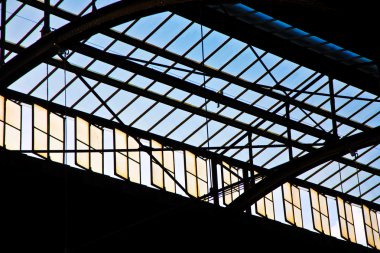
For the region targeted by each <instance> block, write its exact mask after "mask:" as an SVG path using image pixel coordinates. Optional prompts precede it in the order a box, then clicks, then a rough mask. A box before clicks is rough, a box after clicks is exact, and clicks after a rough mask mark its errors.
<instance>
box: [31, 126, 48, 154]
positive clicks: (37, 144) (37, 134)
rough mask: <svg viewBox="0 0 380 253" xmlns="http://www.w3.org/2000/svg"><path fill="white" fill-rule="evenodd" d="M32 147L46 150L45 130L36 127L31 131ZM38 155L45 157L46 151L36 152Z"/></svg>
mask: <svg viewBox="0 0 380 253" xmlns="http://www.w3.org/2000/svg"><path fill="white" fill-rule="evenodd" d="M33 134H34V135H33V149H34V150H47V149H48V136H47V134H46V133H45V132H41V131H40V130H38V129H36V128H35V129H34V131H33ZM38 154H39V155H40V156H42V157H45V158H47V157H48V154H47V153H38Z"/></svg>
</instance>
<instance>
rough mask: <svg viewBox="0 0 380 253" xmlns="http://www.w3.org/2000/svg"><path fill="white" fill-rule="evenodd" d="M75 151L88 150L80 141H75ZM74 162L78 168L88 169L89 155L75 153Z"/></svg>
mask: <svg viewBox="0 0 380 253" xmlns="http://www.w3.org/2000/svg"><path fill="white" fill-rule="evenodd" d="M76 144H77V146H76V148H77V150H88V149H89V147H88V146H87V145H85V144H83V143H81V142H80V141H76ZM76 162H77V164H78V165H79V166H82V167H84V168H85V169H90V154H89V152H77V153H76Z"/></svg>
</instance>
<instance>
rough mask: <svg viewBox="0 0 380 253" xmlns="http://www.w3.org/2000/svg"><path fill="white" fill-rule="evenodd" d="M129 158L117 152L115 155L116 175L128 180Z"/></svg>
mask: <svg viewBox="0 0 380 253" xmlns="http://www.w3.org/2000/svg"><path fill="white" fill-rule="evenodd" d="M127 161H128V160H127V157H126V156H125V155H124V154H121V153H119V152H116V154H115V171H116V175H118V176H121V177H122V178H125V179H128V169H127V166H128V164H127Z"/></svg>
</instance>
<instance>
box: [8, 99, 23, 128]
mask: <svg viewBox="0 0 380 253" xmlns="http://www.w3.org/2000/svg"><path fill="white" fill-rule="evenodd" d="M5 108H6V113H5V117H6V120H5V121H6V122H7V123H8V124H9V125H11V126H13V127H15V128H17V129H20V128H21V106H20V105H19V104H16V103H15V102H13V101H11V100H7V102H6V107H5Z"/></svg>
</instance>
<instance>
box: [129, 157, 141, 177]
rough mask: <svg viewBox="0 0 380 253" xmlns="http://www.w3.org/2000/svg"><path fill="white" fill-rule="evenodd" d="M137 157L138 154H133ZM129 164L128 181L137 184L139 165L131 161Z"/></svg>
mask: <svg viewBox="0 0 380 253" xmlns="http://www.w3.org/2000/svg"><path fill="white" fill-rule="evenodd" d="M135 153H137V155H138V156H139V152H135ZM138 160H139V161H140V157H138ZM128 163H129V179H130V180H131V181H132V182H134V183H137V184H139V183H140V163H137V162H135V161H133V160H131V159H129V161H128Z"/></svg>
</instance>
